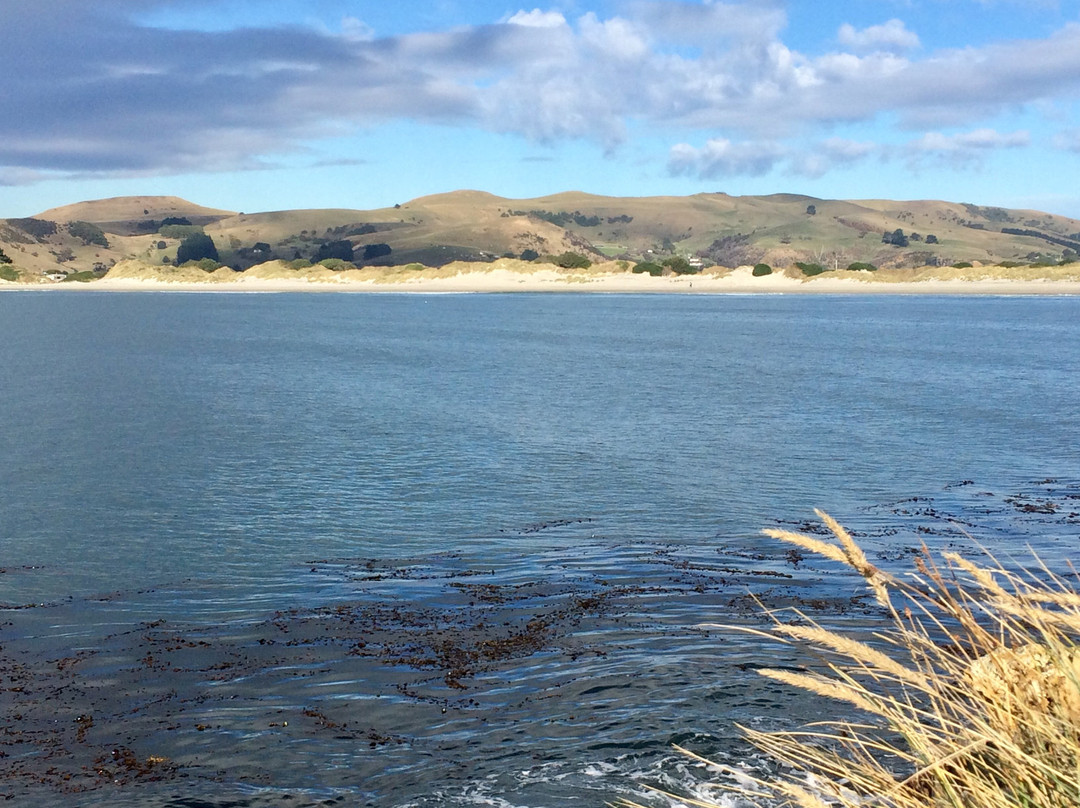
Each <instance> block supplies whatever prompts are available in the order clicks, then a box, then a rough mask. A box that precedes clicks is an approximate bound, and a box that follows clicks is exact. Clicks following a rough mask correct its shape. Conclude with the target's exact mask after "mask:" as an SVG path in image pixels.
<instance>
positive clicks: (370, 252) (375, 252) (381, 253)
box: [364, 244, 393, 261]
mask: <svg viewBox="0 0 1080 808" xmlns="http://www.w3.org/2000/svg"><path fill="white" fill-rule="evenodd" d="M392 252H393V250H392V249H390V245H389V244H365V245H364V260H365V261H374V260H376V259H378V258H385V257H386V256H388V255H390V253H392Z"/></svg>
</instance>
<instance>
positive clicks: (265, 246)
mask: <svg viewBox="0 0 1080 808" xmlns="http://www.w3.org/2000/svg"><path fill="white" fill-rule="evenodd" d="M200 228H201V229H202V230H203V231H204V232H205V233H206V234H207V235H209V236H210V237H211V238H212V239H213V240H214V243H215V245H216V246H217V249H218V251H219V254H220V259H221V261H222V262H223V263H224V264H226V265H227V266H231V267H233V268H234V269H238V270H243V269H247V268H248V267H250V266H252V265H254V264H257V263H262V262H264V261H266V260H270V259H271V258H280V259H283V260H286V261H293V260H313V259H318V257H319V256H320V255H321V254H325V253H326V251H327V250H328V249H329V247H330V246H332V245H334V244H335V243H336V244H337V245H338V248H339V249H340V247H341V244H342V243H343V242H347V243H348V248H351V249H352V251H353V254H354V256H355V258H354V262H355V263H357V264H365V263H367V264H393V265H404V264H409V263H419V264H424V265H426V266H441V265H443V264H446V263H449V262H451V261H455V260H466V261H491V260H494V259H495V258H498V257H501V256H521V255H522V254H523V253H524V254H525V256H526V257H532V255H533V254H534V253H535V254H537V255H540V256H544V255H558V254H561V253H564V252H577V253H580V254H583V255H586V256H589V257H591V258H592V259H593V260H597V259H599V258H600V257H602V256H603V257H607V258H615V259H621V260H626V261H630V262H636V261H642V260H645V261H655V262H659V261H662V260H663V259H664V258H668V257H673V256H681V257H683V258H685V259H688V260H690V261H692V262H693V263H694V264H695V265H704V266H710V265H714V264H716V265H721V266H727V267H733V266H739V265H745V264H754V263H757V262H764V263H768V264H771V265H773V266H789V265H792V264H794V263H796V262H806V263H817V264H821V265H823V266H824V267H826V268H843V267H846V266H848V265H849V264H851V263H852V262H865V263H869V264H873V265H875V266H878V267H882V268H886V267H915V266H926V265H930V266H935V265H937V266H941V265H950V264H954V263H957V262H964V261H966V262H973V263H974V262H979V263H983V264H998V263H1002V262H1005V263H1011V262H1018V263H1033V262H1043V263H1057V262H1060V261H1061V260H1062V259H1065V260H1070V259H1072V258H1074V257H1075V256H1076V254H1077V253H1078V252H1080V221H1077V220H1075V219H1069V218H1066V217H1062V216H1055V215H1052V214H1048V213H1043V212H1040V211H1031V210H1009V209H1003V208H996V207H981V206H978V205H973V204H962V203H952V202H942V201H929V200H923V201H891V200H846V201H845V200H826V199H815V198H812V197H806V196H799V195H794V194H774V195H770V196H743V197H737V196H729V195H727V194H722V193H713V194H697V195H694V196H687V197H644V198H622V197H603V196H593V195H589V194H584V193H576V192H571V193H561V194H555V195H552V196H546V197H540V198H536V199H514V200H512V199H503V198H501V197H497V196H493V195H491V194H487V193H483V192H479V191H456V192H453V193H446V194H437V195H433V196H425V197H420V198H418V199H414V200H412V201H410V202H407V203H404V204H401V205H396V206H394V207H392V208H383V209H378V210H367V211H360V210H347V209H321V210H287V211H272V212H265V213H235V212H232V211H225V210H218V209H214V208H207V207H203V206H200V205H196V204H194V203H191V202H187V201H186V200H183V199H179V198H177V197H154V196H140V197H121V198H116V199H105V200H96V201H89V202H80V203H76V204H73V205H68V206H65V207H60V208H54V209H52V210H48V211H44V212H43V213H41V214H38V215H37V216H34V217H31V218H24V219H3V220H0V249H3V251H4V253H5V254H6V255H7V256H8V257H9V258H10V259H11V262H12V263H10V264H6V265H5V266H6V267H8V269H9V272H10V270H11V269H15V270H17V271H19V272H20V273H21V275H22V276H23V277H24V279H26V280H29V279H31V278H33V279H36V278H39V277H40V276H41V275H42V274H44V273H50V274H52V275H53V276H54V277H58V276H59V275H60V274H61V273H76V272H87V271H89V272H95V271H96V272H98V273H101V272H104V271H105V270H107V269H108V268H109V267H111V266H112V265H113V264H115V263H116V262H117V261H120V260H123V259H125V258H139V259H142V260H144V261H147V262H149V263H151V264H162V263H171V262H173V261H174V260H175V258H176V251H177V247H178V246H179V244H180V242H181V240H182V238H183V237H184V236H185V235H187V234H190V233H191V232H194V231H196V230H198V229H200ZM320 250H322V251H323V252H322V253H320ZM365 256H366V257H365Z"/></svg>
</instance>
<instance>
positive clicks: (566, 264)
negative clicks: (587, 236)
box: [553, 252, 592, 269]
mask: <svg viewBox="0 0 1080 808" xmlns="http://www.w3.org/2000/svg"><path fill="white" fill-rule="evenodd" d="M553 260H554V262H555V265H556V266H560V267H562V268H563V269H588V268H589V267H591V266H592V261H590V260H589V259H588V258H586V257H585V256H584V255H582V254H581V253H576V252H564V253H563V254H562V255H556V256H555V258H554V259H553Z"/></svg>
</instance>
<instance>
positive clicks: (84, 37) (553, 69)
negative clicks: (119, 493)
mask: <svg viewBox="0 0 1080 808" xmlns="http://www.w3.org/2000/svg"><path fill="white" fill-rule="evenodd" d="M206 1H207V2H213V1H214V0H206ZM148 2H165V0H148ZM90 5H93V8H90V7H89V6H90ZM42 6H48V8H43V7H42ZM141 7H142V6H140V4H139V3H136V2H134V0H102V2H101V3H100V4H86V3H84V2H82V0H79V1H78V2H76V0H50V3H48V4H36V5H35V4H21V3H18V4H11V3H7V4H0V25H5V26H6V27H7V28H8V29H9V30H19V32H20V36H19V37H17V38H15V39H13V40H12V41H11V42H10V43H8V44H7V45H6V46H5V48H4V50H3V51H2V52H0V65H2V68H3V72H4V93H3V94H0V167H2V166H8V167H10V168H11V169H25V170H27V171H31V172H33V171H45V172H49V171H61V172H65V171H66V172H79V171H99V172H109V171H112V172H122V171H136V172H153V171H160V172H168V171H178V170H184V171H191V170H198V169H199V168H200V167H204V168H206V169H211V168H213V169H216V168H219V167H221V166H229V165H232V166H237V167H243V166H247V165H257V164H260V163H261V162H265V161H266V160H268V159H273V155H280V154H284V153H288V152H290V151H293V150H296V149H298V148H300V147H301V144H304V143H306V142H308V141H310V140H312V139H316V138H319V137H324V136H332V135H340V134H343V133H346V132H348V131H351V130H352V129H354V128H356V127H363V126H373V125H378V124H379V123H381V122H383V121H387V120H393V119H408V120H413V121H421V122H437V123H441V124H448V125H455V126H462V127H480V128H484V129H487V130H491V131H499V132H511V133H515V134H519V135H522V136H524V137H527V138H530V139H533V140H536V141H539V142H550V141H555V140H559V139H565V138H587V139H590V140H593V141H595V142H598V143H601V144H602V145H604V146H605V147H607V148H612V149H613V148H617V147H618V146H619V144H620V143H621V142H622V141H623V140H624V139H625V138H626V137H627V132H629V131H631V129H632V127H635V128H636V127H638V126H640V127H647V128H649V129H650V130H651V131H652V132H654V133H664V132H668V133H672V134H671V135H670V137H671V142H678V141H688V142H693V140H694V138H695V133H700V137H702V138H705V137H708V136H712V137H713V140H710V141H708V143H706V144H705V145H704V146H700V147H694V146H691V145H688V143H687V142H683V143H682V144H681V145H679V146H676V148H675V149H673V150H672V151H671V154H670V160H669V167H670V168H671V170H673V171H676V172H681V173H698V174H704V175H709V174H710V173H712V174H715V175H721V174H725V173H726V174H732V173H735V174H740V173H741V174H750V175H753V174H762V173H767V172H768V171H771V170H773V168H775V167H777V166H786V168H787V169H788V170H789V171H792V172H796V173H802V174H805V175H807V176H820V175H821V174H822V173H824V172H827V171H830V170H833V169H835V168H841V167H843V166H845V165H850V164H851V163H852V162H853V161H857V160H860V159H865V158H866V157H867V156H869V154H871V152H872V150H869V149H864V148H863V146H861V145H859V144H857V143H854V142H853V141H842V140H839V139H838V140H836V141H828V140H826V141H822V142H821V143H818V144H817V145H812V146H800V145H798V143H799V142H800V141H803V140H806V139H813V138H817V137H820V136H821V134H822V133H825V132H829V131H835V128H836V127H837V126H838V125H841V124H843V123H845V122H874V121H880V120H881V119H882V118H883V117H885V116H889V117H890V118H892V119H898V120H899V121H900V122H901V124H902V125H904V126H908V127H912V128H915V129H916V130H917V131H926V130H930V131H929V133H928V134H926V135H925V136H924V137H922V138H919V137H917V136H916V137H915V138H914V140H912V142H911V143H909V145H908V147H907V149H906V150H905V154H906V155H908V157H909V158H910V159H935V157H936V158H943V157H944V156H948V157H949V159H952V160H953V161H954V162H955V161H959V160H962V159H968V160H970V159H972V155H978V154H985V153H987V152H989V151H990V150H992V149H995V148H1006V147H1009V146H1013V147H1015V146H1020V145H1024V142H1025V141H1024V138H1026V137H1027V135H1026V134H1025V133H1016V132H1014V133H1011V134H1000V133H998V132H996V131H994V130H988V129H981V128H980V127H982V126H984V125H985V122H986V121H987V120H990V119H991V118H994V117H996V116H999V115H1000V114H1002V113H1009V112H1012V111H1014V110H1016V109H1018V108H1032V107H1036V106H1038V105H1039V104H1040V103H1042V102H1048V101H1059V100H1061V99H1071V98H1075V97H1076V96H1077V95H1080V25H1076V24H1070V25H1066V26H1064V27H1063V28H1061V29H1060V30H1059V31H1057V32H1056V33H1055V34H1053V35H1051V36H1049V37H1047V38H1045V39H1040V40H1025V41H1021V40H1013V41H1008V40H1006V41H1000V42H998V43H995V44H991V45H987V46H982V47H973V48H965V49H960V50H951V51H937V52H932V53H929V54H923V53H922V51H918V53H917V54H916V52H915V51H914V50H913V49H914V48H916V47H917V45H918V38H917V37H916V36H915V34H914V33H912V32H911V31H908V29H907V28H906V26H905V25H904V24H903V23H901V22H899V21H896V20H892V21H889V22H887V23H884V24H883V25H880V26H871V27H869V28H865V29H861V30H857V29H855V28H853V27H851V26H846V27H845V28H842V29H841V34H840V36H839V44H840V45H841V46H842V48H843V49H841V50H838V51H835V52H831V53H825V54H819V55H813V54H808V53H803V52H800V51H798V50H796V49H794V48H792V47H789V45H788V44H786V43H785V41H784V40H783V36H784V27H785V23H786V15H785V13H784V10H783V7H782V6H781V5H780V4H779V2H774V1H773V0H757V1H755V2H750V1H749V0H747V2H741V3H740V2H734V1H729V2H705V3H694V2H679V1H677V0H671V1H670V2H656V1H655V0H626V2H625V3H624V4H623V5H622V6H620V8H622V9H623V11H622V13H620V14H618V15H609V16H600V15H598V14H596V13H594V12H589V13H586V14H584V15H582V16H580V17H578V18H576V19H572V20H568V19H567V18H566V17H564V15H563V14H561V13H560V12H558V11H550V10H549V11H545V10H542V9H539V8H534V9H532V10H531V11H528V10H522V11H519V12H517V13H515V14H513V15H512V16H510V17H508V18H506V19H505V20H503V22H501V23H495V24H492V25H480V26H471V27H462V28H454V29H450V30H441V31H430V32H422V33H413V34H406V35H402V36H397V37H381V38H380V37H378V36H376V35H375V34H374V32H372V31H371V30H370V29H369V28H368V27H367V26H366V25H365V24H364V23H363V22H361V21H359V20H354V19H352V18H345V19H344V20H343V21H342V24H341V27H340V30H338V31H331V30H310V29H302V28H263V29H260V28H245V29H243V30H237V31H216V32H206V31H177V30H169V29H161V28H151V27H146V26H144V25H140V24H139V23H137V22H136V21H134V19H133V18H130V17H126V16H124V15H125V14H130V13H134V12H133V10H135V9H138V8H141ZM103 9H104V10H103ZM905 54H906V55H905ZM117 121H122V122H123V125H117ZM957 130H959V131H960V132H963V133H966V134H961V135H955V134H953V135H943V134H940V132H942V131H957ZM676 133H677V134H676ZM706 133H707V134H706ZM1062 142H1064V141H1062ZM1069 142H1073V141H1069ZM1066 147H1067V146H1066ZM13 176H14V175H13ZM24 176H33V175H32V174H28V175H24Z"/></svg>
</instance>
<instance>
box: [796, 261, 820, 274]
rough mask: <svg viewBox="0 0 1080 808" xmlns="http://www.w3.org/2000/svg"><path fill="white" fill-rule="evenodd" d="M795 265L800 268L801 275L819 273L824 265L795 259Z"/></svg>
mask: <svg viewBox="0 0 1080 808" xmlns="http://www.w3.org/2000/svg"><path fill="white" fill-rule="evenodd" d="M795 266H797V267H798V268H799V269H801V270H802V274H803V275H820V274H821V273H822V272H824V271H825V267H823V266H822V265H821V264H805V263H803V262H802V261H796V262H795Z"/></svg>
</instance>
